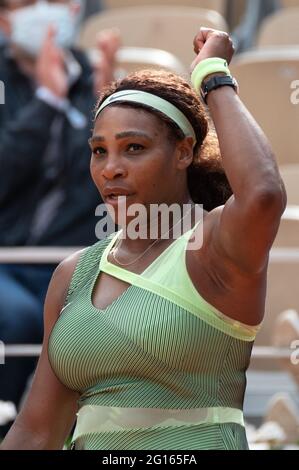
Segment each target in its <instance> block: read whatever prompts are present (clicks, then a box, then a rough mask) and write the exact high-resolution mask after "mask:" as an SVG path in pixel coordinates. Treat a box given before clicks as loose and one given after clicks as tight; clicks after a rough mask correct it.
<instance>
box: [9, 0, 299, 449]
mask: <svg viewBox="0 0 299 470" xmlns="http://www.w3.org/2000/svg"><path fill="white" fill-rule="evenodd" d="M36 3H41V4H43V5H42V6H41V7H40V9H39V11H38V12H37V10H36V8H35V9H34V10H32V7H35V6H36V5H35V4H36ZM48 3H49V4H56V6H57V7H58V8H57V9H55V13H54V10H51V11H52V13H51V15H52V14H53V17H52V16H51V18H52V21H53V23H54V24H55V26H56V30H55V31H54V32H53V31H52V32H51V31H48V36H47V44H46V46H45V45H44V40H45V31H46V30H47V26H48V22H47V21H49V11H48V10H47V6H45V4H48ZM28 9H29V10H28ZM70 9H71V11H72V16H71V17H70V15H69V11H70ZM26 10H27V17H26ZM35 15H36V16H35ZM55 15H56V16H55ZM47 18H48V19H47ZM56 21H57V24H56V23H55V22H56ZM201 26H208V27H212V28H215V29H220V30H225V31H227V32H230V33H231V34H232V37H233V40H234V43H235V48H236V55H235V58H234V60H233V63H232V64H231V71H232V74H233V75H234V76H235V77H236V78H237V80H238V82H239V85H240V96H241V98H242V100H243V101H244V102H245V104H246V105H247V107H248V108H249V110H250V111H251V112H252V114H253V115H254V117H255V118H256V120H257V121H258V123H259V124H260V125H261V127H262V128H263V129H264V131H265V133H266V135H267V136H268V138H269V140H270V142H271V144H272V146H273V149H274V152H275V154H276V156H277V159H278V163H279V166H280V170H281V174H282V177H283V179H284V182H285V185H286V189H287V193H288V207H287V209H286V212H285V214H284V216H283V220H282V224H281V227H280V230H279V233H278V236H277V239H276V241H275V244H274V247H273V249H272V252H271V256H270V264H269V277H268V295H267V302H266V316H265V320H264V323H263V327H262V329H261V331H260V333H259V335H258V337H257V341H256V343H255V347H254V350H253V357H252V361H251V365H250V369H249V371H248V375H247V377H248V387H247V394H246V397H245V418H246V422H247V431H248V438H249V441H250V446H251V448H254V449H272V448H280V447H283V448H289V449H290V448H294V449H296V448H299V447H297V446H298V445H299V398H298V397H299V393H298V391H299V313H298V312H299V152H298V133H299V0H247V1H246V0H105V1H104V0H102V1H99V0H78V1H75V0H74V1H67V0H65V1H64V0H60V1H59V0H57V1H55V0H52V1H50V0H49V2H36V1H35V0H0V80H1V82H2V83H3V84H4V91H5V103H4V104H3V105H0V168H1V173H0V178H1V184H0V246H1V247H0V340H1V341H3V342H4V343H5V355H6V363H5V365H1V363H0V401H3V402H13V403H14V404H15V406H16V407H17V408H19V406H21V403H22V400H23V399H24V396H25V395H26V390H27V389H28V386H29V384H30V379H31V377H32V372H33V370H34V367H35V365H36V360H37V357H38V354H39V351H40V343H41V341H42V333H43V331H42V328H43V327H42V305H43V301H44V296H45V292H46V288H47V285H48V282H49V280H50V277H51V275H52V272H53V270H54V269H55V266H56V265H57V264H58V263H59V262H60V261H61V260H62V259H63V258H64V257H66V256H67V255H68V254H70V253H72V252H73V251H76V250H77V249H78V247H83V246H86V245H89V244H91V243H93V242H95V241H96V239H95V236H94V231H95V230H94V229H95V225H96V223H97V222H98V220H99V217H96V216H95V208H96V206H97V205H98V204H99V203H100V202H101V201H100V200H99V196H98V194H97V193H96V190H95V188H94V187H93V185H92V183H91V181H90V177H89V168H88V159H89V149H88V146H87V139H88V137H89V135H90V129H91V127H92V122H91V118H92V110H93V108H94V106H95V103H96V97H97V94H98V92H99V91H100V89H101V87H103V86H104V85H105V84H107V83H109V81H111V80H112V79H113V78H117V77H121V76H124V75H125V74H126V73H129V72H131V71H133V70H138V69H142V68H149V67H150V68H164V69H167V70H171V71H174V72H176V73H178V74H180V75H183V76H184V77H185V78H187V79H189V68H190V64H191V61H192V60H193V58H194V57H193V53H192V46H191V45H192V41H193V38H194V36H195V34H196V32H197V31H198V29H199V28H200V27H201ZM56 41H57V42H56ZM58 48H62V49H63V50H64V55H63V57H60V56H59V54H58V52H57V51H58ZM49 70H54V71H56V72H59V80H57V74H56V79H55V77H54V75H55V74H54V73H53V76H51V73H49ZM0 102H1V100H0ZM62 154H63V157H62V156H61V155H62ZM0 410H1V407H0ZM12 417H13V410H12V408H10V407H8V406H4V405H3V406H2V417H1V411H0V425H1V424H2V426H0V429H1V435H2V437H3V436H4V435H5V433H6V432H7V429H8V427H9V425H10V424H11V418H12ZM6 422H9V423H8V424H4V423H6ZM0 438H1V437H0Z"/></svg>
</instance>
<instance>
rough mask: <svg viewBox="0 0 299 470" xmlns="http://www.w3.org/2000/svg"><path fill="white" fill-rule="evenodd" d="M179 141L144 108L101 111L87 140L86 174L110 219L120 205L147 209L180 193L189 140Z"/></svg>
mask: <svg viewBox="0 0 299 470" xmlns="http://www.w3.org/2000/svg"><path fill="white" fill-rule="evenodd" d="M184 142H185V141H182V142H178V143H176V142H175V141H174V139H173V141H172V139H170V138H169V130H168V128H167V125H166V124H165V123H163V121H161V120H160V119H159V118H158V117H156V116H155V115H153V114H151V113H150V112H147V111H145V110H142V109H135V108H130V107H125V106H118V107H115V106H113V107H107V108H106V109H105V110H104V111H102V112H101V114H100V116H99V117H98V119H97V121H96V123H95V127H94V130H93V136H92V138H91V139H90V146H91V150H92V157H91V175H92V178H93V181H94V182H95V184H96V186H97V188H98V190H99V192H100V194H101V196H102V198H103V201H104V202H105V203H106V204H109V205H111V206H112V207H113V210H114V212H115V221H116V223H118V215H119V211H120V210H122V211H123V206H122V204H125V205H126V208H128V207H129V206H130V205H132V204H142V205H143V206H145V208H146V209H147V210H148V209H149V206H150V204H159V205H160V204H162V203H165V204H167V205H171V204H173V203H175V202H179V203H180V202H181V198H184V197H186V192H188V188H187V172H186V169H187V167H188V166H189V165H190V164H191V162H192V143H190V145H189V143H188V142H185V143H184ZM188 149H189V150H191V151H189V156H188V155H187V154H188ZM128 219H129V218H128V217H127V218H126V223H128ZM121 225H122V224H121Z"/></svg>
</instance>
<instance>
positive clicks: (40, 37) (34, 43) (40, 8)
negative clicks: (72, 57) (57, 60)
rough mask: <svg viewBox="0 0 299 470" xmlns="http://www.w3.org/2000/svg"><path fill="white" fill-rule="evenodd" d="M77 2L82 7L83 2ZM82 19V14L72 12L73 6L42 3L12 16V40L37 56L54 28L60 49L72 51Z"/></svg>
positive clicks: (16, 11) (20, 10) (16, 12)
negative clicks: (51, 26)
mask: <svg viewBox="0 0 299 470" xmlns="http://www.w3.org/2000/svg"><path fill="white" fill-rule="evenodd" d="M76 3H79V4H80V3H81V1H80V0H79V1H77V2H76ZM80 16H81V15H80V12H78V14H76V13H74V12H72V10H71V8H70V3H66V4H62V3H48V2H46V1H42V0H41V1H38V2H37V3H35V4H33V5H30V6H27V7H22V8H19V9H18V10H15V11H13V12H11V13H10V20H11V37H10V41H11V42H12V43H13V44H15V45H16V46H18V47H20V48H21V49H22V50H23V51H24V52H26V53H27V54H30V55H31V56H34V57H36V56H37V55H38V54H39V52H40V50H41V47H42V44H43V41H44V39H45V36H46V33H47V30H48V28H49V26H50V25H54V26H55V29H56V37H55V42H56V44H57V46H58V47H61V48H69V47H71V46H72V44H73V43H74V41H75V39H76V36H77V33H78V30H79V20H80Z"/></svg>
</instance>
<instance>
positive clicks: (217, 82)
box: [201, 75, 239, 104]
mask: <svg viewBox="0 0 299 470" xmlns="http://www.w3.org/2000/svg"><path fill="white" fill-rule="evenodd" d="M222 86H231V87H232V88H234V90H235V91H236V92H238V88H239V86H238V82H237V80H236V79H235V78H233V77H231V76H229V75H223V76H220V75H219V76H216V77H212V78H210V79H209V80H207V81H206V82H204V83H203V85H202V87H201V96H202V99H203V100H204V102H205V103H206V104H207V97H208V94H209V93H210V92H211V91H212V90H216V89H217V88H220V87H222Z"/></svg>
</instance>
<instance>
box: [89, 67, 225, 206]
mask: <svg viewBox="0 0 299 470" xmlns="http://www.w3.org/2000/svg"><path fill="white" fill-rule="evenodd" d="M128 89H135V90H141V91H145V92H148V93H152V94H154V95H157V96H160V97H161V98H164V99H165V100H167V101H169V102H170V103H172V104H173V105H174V106H176V107H177V108H178V109H180V111H182V113H183V114H184V115H185V116H186V117H187V118H188V119H189V121H190V123H191V124H192V126H193V129H194V131H195V134H196V137H197V144H196V146H195V148H194V158H193V163H192V164H191V166H190V167H189V168H188V187H189V191H190V194H191V197H192V199H193V201H194V202H195V203H197V204H202V205H203V207H204V209H205V210H207V211H211V210H213V209H215V208H216V207H218V206H221V205H223V204H224V203H225V202H226V201H227V200H228V199H229V197H230V196H231V195H232V191H231V188H230V185H229V183H228V180H227V178H226V175H225V173H224V170H223V167H222V164H221V156H220V150H219V146H218V140H217V137H216V133H215V131H213V130H212V129H210V130H209V127H210V128H211V127H212V126H211V125H209V120H208V116H207V114H206V112H205V109H204V107H203V105H202V104H201V101H200V99H199V97H198V96H197V94H196V93H195V92H194V91H193V90H192V88H191V87H190V85H189V83H188V82H187V81H185V80H184V79H183V78H181V77H179V76H177V75H175V74H173V73H171V72H167V71H163V70H159V71H157V70H142V71H138V72H134V73H132V74H130V75H128V76H126V77H125V78H123V79H121V80H118V81H116V82H114V83H112V84H111V85H109V86H107V87H105V88H104V89H103V91H102V93H101V95H100V98H99V101H98V103H97V106H96V110H97V109H98V108H99V107H100V105H101V104H102V103H103V101H104V100H105V99H106V98H108V97H109V96H110V95H112V94H113V93H115V92H117V91H121V90H128ZM119 104H120V102H117V103H115V104H113V105H110V106H119ZM124 104H125V106H129V107H134V108H136V107H137V108H143V109H145V110H147V111H148V110H149V108H148V107H147V106H144V105H142V104H139V103H138V104H136V103H128V102H124ZM150 112H153V113H154V114H156V115H157V116H158V117H159V118H160V119H161V120H162V121H164V122H165V123H166V124H167V126H168V129H169V133H170V138H174V139H176V140H182V139H183V138H184V134H183V132H182V131H181V129H180V128H179V127H178V126H177V125H176V124H175V123H174V122H173V121H172V120H170V119H169V118H168V117H167V116H165V115H164V114H162V113H160V112H159V111H157V110H155V109H152V108H151V110H150Z"/></svg>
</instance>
